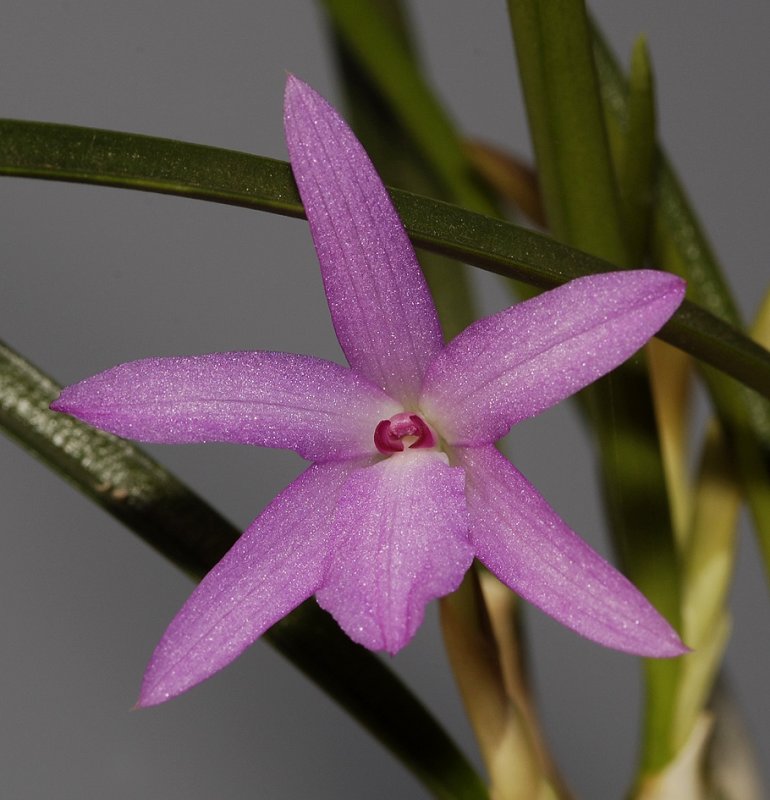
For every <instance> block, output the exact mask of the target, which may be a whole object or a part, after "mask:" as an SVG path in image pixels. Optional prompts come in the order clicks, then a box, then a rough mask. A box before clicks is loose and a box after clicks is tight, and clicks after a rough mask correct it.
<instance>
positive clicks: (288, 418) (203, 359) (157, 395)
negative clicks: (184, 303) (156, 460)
mask: <svg viewBox="0 0 770 800" xmlns="http://www.w3.org/2000/svg"><path fill="white" fill-rule="evenodd" d="M51 408H53V409H54V410H55V411H64V412H66V413H68V414H72V415H73V416H75V417H78V418H79V419H82V420H84V421H86V422H88V423H90V424H91V425H95V426H96V427H99V428H101V429H103V430H107V431H110V432H111V433H116V434H118V435H119V436H125V437H127V438H130V439H135V440H138V441H144V442H164V443H167V444H168V443H186V442H238V443H242V444H254V445H262V446H264V447H283V448H290V449H292V450H296V451H297V452H298V453H299V454H300V455H302V456H304V457H305V458H307V459H310V460H312V461H325V460H329V459H341V458H352V457H358V456H362V455H369V454H373V453H376V448H375V446H374V430H375V428H376V426H377V424H378V422H380V420H382V419H385V418H388V417H390V416H391V415H392V414H393V413H395V412H397V411H399V410H400V406H399V405H398V404H397V403H395V401H393V400H391V398H389V397H388V396H387V395H386V394H384V393H383V392H382V391H381V390H380V389H378V388H377V387H376V386H374V385H373V384H371V383H369V382H368V381H366V380H365V379H364V378H362V377H361V376H359V375H357V374H356V373H354V372H352V371H351V370H349V369H347V368H346V367H342V366H340V365H339V364H334V363H332V362H331V361H323V360H321V359H317V358H309V357H307V356H298V355H293V354H287V353H267V352H262V353H259V352H258V353H216V354H211V355H205V356H183V357H178V358H149V359H144V360H142V361H132V362H130V363H128V364H120V365H119V366H117V367H114V368H112V369H109V370H107V371H106V372H102V373H100V374H98V375H95V376H94V377H92V378H88V379H87V380H84V381H82V382H80V383H76V384H74V385H73V386H69V387H67V388H65V389H63V390H62V393H61V395H60V397H59V399H58V400H56V401H55V402H54V403H53V404H52V405H51Z"/></svg>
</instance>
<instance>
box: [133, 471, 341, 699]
mask: <svg viewBox="0 0 770 800" xmlns="http://www.w3.org/2000/svg"><path fill="white" fill-rule="evenodd" d="M355 466H356V463H355V462H348V463H346V464H321V465H313V466H311V467H309V468H308V469H307V470H306V471H305V472H304V473H303V474H302V475H301V476H300V477H299V478H297V480H296V481H294V483H292V484H291V485H290V486H289V487H287V488H286V489H285V490H284V491H283V492H282V493H281V494H279V495H278V497H276V498H275V500H273V502H272V503H271V504H270V505H269V506H268V507H267V508H266V509H265V510H264V512H263V513H262V514H261V515H260V516H259V517H258V518H257V519H256V520H255V521H254V522H253V523H252V525H251V526H250V527H249V528H248V529H247V530H246V532H245V533H244V534H243V536H241V538H240V539H239V540H238V541H237V542H236V543H235V545H233V547H232V549H231V550H230V552H229V553H227V555H226V556H225V557H224V558H223V559H222V560H221V561H220V562H219V563H218V564H217V565H216V567H214V569H212V570H211V572H209V574H208V575H207V576H206V577H205V578H204V579H203V581H202V582H201V583H200V584H199V585H198V587H197V588H196V589H195V591H194V592H193V593H192V595H191V596H190V598H189V599H188V601H187V602H186V603H185V605H184V606H183V607H182V609H181V611H180V612H179V613H178V614H177V616H176V617H175V618H174V620H173V621H172V622H171V624H170V625H169V627H168V630H167V631H166V633H165V634H164V636H163V638H162V639H161V641H160V643H159V644H158V646H157V648H156V649H155V652H154V654H153V656H152V659H151V660H150V663H149V665H148V667H147V671H146V672H145V676H144V682H143V684H142V691H141V695H140V698H139V703H138V705H139V706H153V705H157V704H158V703H162V702H164V701H166V700H169V699H170V698H172V697H175V696H176V695H178V694H180V693H181V692H183V691H185V690H186V689H189V688H190V687H192V686H194V685H195V684H197V683H200V682H201V681H203V680H205V679H206V678H208V677H210V676H211V675H213V674H214V673H215V672H217V671H219V670H220V669H222V667H224V666H226V665H227V664H229V663H230V662H231V661H233V659H235V658H236V657H237V656H238V655H240V654H241V653H242V652H243V650H245V649H246V648H247V647H248V646H249V645H250V644H252V642H254V640H255V639H257V638H258V637H259V636H260V635H261V634H262V633H264V632H265V631H266V630H267V629H268V628H269V627H270V626H271V625H272V624H273V623H275V622H277V621H278V620H279V619H281V617H284V616H285V615H286V614H288V613H289V612H290V611H291V610H292V609H294V608H295V607H296V606H298V605H299V604H300V603H301V602H302V601H303V600H306V599H307V598H308V597H310V596H311V595H312V594H313V592H314V591H315V590H316V589H317V588H318V586H319V585H320V583H321V581H322V579H323V575H324V572H325V568H326V562H327V557H328V554H329V538H330V534H331V519H332V514H333V511H334V506H335V504H336V502H337V497H338V494H339V490H340V487H341V486H342V484H343V482H344V480H345V478H346V477H347V476H348V474H349V473H350V471H351V470H352V469H353V468H354V467H355Z"/></svg>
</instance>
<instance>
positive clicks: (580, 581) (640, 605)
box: [456, 446, 687, 658]
mask: <svg viewBox="0 0 770 800" xmlns="http://www.w3.org/2000/svg"><path fill="white" fill-rule="evenodd" d="M456 455H457V458H458V461H459V463H460V464H461V465H463V466H464V467H465V468H466V487H467V489H466V491H467V495H468V513H469V515H470V531H471V542H472V543H473V545H474V547H475V548H476V556H477V557H478V558H479V560H480V561H481V562H482V563H483V564H485V565H486V566H487V567H488V568H489V569H490V570H491V571H492V572H493V573H494V574H495V575H496V576H497V577H498V578H499V579H500V580H501V581H502V582H503V583H505V584H507V585H508V586H510V588H511V589H513V590H514V591H515V592H517V593H518V594H520V595H521V596H522V597H523V598H524V599H526V600H528V601H529V602H530V603H532V604H533V605H536V606H537V607H538V608H540V609H542V610H543V611H545V613H546V614H549V615H550V616H552V617H554V619H556V620H558V621H559V622H561V623H562V624H563V625H566V626H567V627H568V628H571V629H572V630H574V631H576V632H577V633H579V634H581V635H582V636H585V637H587V638H588V639H592V640H593V641H595V642H598V643H599V644H603V645H605V646H606V647H611V648H613V649H615V650H622V651H624V652H628V653H634V654H637V655H641V656H648V657H655V658H667V657H672V656H678V655H682V654H683V653H685V652H687V648H686V647H685V646H684V645H683V644H682V642H681V641H680V639H679V637H678V636H677V634H676V632H675V631H674V629H673V628H672V627H671V626H670V625H669V624H668V622H666V620H665V619H664V618H663V617H662V616H661V615H660V614H659V613H658V612H657V611H656V610H655V609H654V608H653V607H652V606H651V605H650V603H649V602H648V601H647V599H646V598H645V597H644V596H643V595H642V594H641V593H640V592H639V591H638V590H637V589H636V588H635V587H634V586H633V585H632V584H631V583H630V582H629V581H628V580H627V579H626V578H625V577H624V576H623V575H621V574H620V572H618V571H617V570H616V569H615V568H614V567H612V566H611V565H610V564H608V563H607V562H606V561H605V560H604V559H603V558H602V557H601V556H600V555H599V554H598V553H596V552H595V551H594V550H592V549H591V548H590V547H589V546H588V545H587V544H586V543H585V542H584V541H583V540H582V539H581V538H580V537H579V536H577V534H575V533H574V531H572V530H571V529H570V528H569V527H568V526H567V525H566V524H565V523H564V521H563V520H562V519H561V518H560V517H559V516H558V515H557V514H556V513H555V512H554V511H553V509H552V508H551V507H550V506H549V505H548V503H547V502H546V501H545V500H544V499H543V498H542V497H541V496H540V494H539V493H538V492H537V490H536V489H535V488H534V487H533V486H531V485H530V484H529V483H528V481H527V480H526V479H525V478H524V476H523V475H521V473H520V472H518V471H517V470H516V469H515V468H514V467H513V465H512V464H511V463H510V462H509V461H508V460H507V459H506V458H504V457H503V456H502V455H500V453H498V452H497V450H496V449H495V448H494V447H492V446H486V447H469V448H457V450H456Z"/></svg>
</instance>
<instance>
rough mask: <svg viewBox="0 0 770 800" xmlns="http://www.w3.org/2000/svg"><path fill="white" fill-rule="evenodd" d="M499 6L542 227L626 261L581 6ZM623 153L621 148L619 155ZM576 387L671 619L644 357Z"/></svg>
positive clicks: (674, 609)
mask: <svg viewBox="0 0 770 800" xmlns="http://www.w3.org/2000/svg"><path fill="white" fill-rule="evenodd" d="M508 9H509V13H510V18H511V25H512V28H513V35H514V40H515V43H516V56H517V59H518V63H519V75H520V79H521V83H522V88H523V90H524V98H525V101H526V106H527V114H528V118H529V123H530V132H531V135H532V140H533V144H534V149H535V154H536V157H537V168H538V174H539V175H540V176H541V181H542V183H541V189H542V192H543V199H544V204H545V208H546V216H547V218H548V223H549V228H550V230H551V232H552V233H553V234H554V236H555V237H556V238H557V239H559V240H560V241H563V242H565V243H566V244H569V245H572V246H573V247H579V248H581V249H582V250H585V251H586V252H589V253H591V254H593V255H596V256H599V257H601V258H604V259H607V260H608V261H611V262H613V263H615V264H617V265H618V266H620V267H630V266H635V264H634V263H633V261H634V258H635V256H636V254H635V253H634V252H633V250H632V248H631V247H630V246H629V244H628V242H627V240H626V233H627V231H626V228H627V215H625V214H624V213H623V211H624V208H623V206H622V205H621V202H620V190H619V186H618V179H617V177H616V169H615V165H614V164H613V161H612V157H611V154H610V147H609V141H608V137H607V132H606V129H605V122H604V112H603V109H602V99H601V95H600V92H599V85H598V81H597V77H596V71H595V66H594V57H593V49H592V42H591V33H590V26H589V23H588V18H587V15H586V9H585V4H584V2H583V0H508ZM626 144H627V145H628V147H635V146H636V145H637V142H636V141H627V142H626ZM635 155H636V154H635V153H633V152H628V153H627V155H626V158H625V161H628V160H630V159H633V158H634V157H635ZM621 172H623V165H621ZM625 172H626V173H627V174H628V176H629V183H631V182H634V183H636V182H638V178H637V176H636V175H635V174H634V173H633V171H632V170H627V169H626V170H625ZM632 188H633V189H634V191H635V190H636V187H635V186H633V187H632ZM634 210H635V209H634ZM583 396H584V397H585V398H586V405H587V407H588V409H589V411H590V417H591V422H592V426H593V428H594V429H595V432H596V434H597V442H598V444H599V454H600V459H601V468H602V483H603V486H604V496H605V501H606V504H607V509H608V514H609V518H610V523H611V533H612V537H613V540H614V542H615V546H616V549H617V550H618V552H619V555H620V557H621V563H622V564H623V567H624V571H625V572H626V573H627V574H628V575H629V577H630V578H631V580H632V581H633V582H634V583H635V584H636V585H637V586H638V587H639V588H640V589H641V590H642V592H644V594H645V595H646V596H647V597H648V598H649V599H650V600H651V601H652V603H653V604H654V605H655V607H656V608H657V609H658V610H659V611H660V612H661V613H662V614H663V615H664V616H665V617H666V618H667V619H668V620H669V621H670V622H671V623H672V625H673V626H674V627H675V628H679V627H680V599H679V563H678V553H677V549H676V544H675V541H674V533H673V525H672V520H671V511H670V506H669V501H668V492H667V485H666V478H665V471H664V466H663V457H662V453H661V448H660V441H659V437H658V432H657V424H656V419H655V413H654V409H653V402H652V392H651V387H650V379H649V373H648V371H647V368H646V364H645V362H644V361H643V360H640V359H637V360H635V361H633V362H629V363H627V364H624V365H622V366H621V367H620V368H619V369H617V370H615V371H614V372H613V373H612V374H611V375H609V376H607V377H606V378H604V379H603V380H600V381H597V382H596V383H595V384H594V385H592V386H591V387H590V389H589V390H588V391H587V392H585V393H584V395H583ZM678 670H679V663H678V661H677V660H668V661H647V662H646V663H645V675H646V682H647V704H646V715H645V733H644V755H643V758H644V761H645V762H646V763H648V764H653V763H663V762H664V761H665V760H666V758H667V757H668V753H667V752H665V740H664V739H663V738H662V737H661V735H660V734H661V732H662V731H665V730H667V729H668V728H669V727H670V716H671V713H672V707H673V704H672V700H673V696H674V691H675V687H676V675H677V672H678Z"/></svg>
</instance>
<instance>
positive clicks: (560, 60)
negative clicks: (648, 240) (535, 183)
mask: <svg viewBox="0 0 770 800" xmlns="http://www.w3.org/2000/svg"><path fill="white" fill-rule="evenodd" d="M508 12H509V14H510V18H511V26H512V29H513V37H514V41H515V43H516V56H517V59H518V62H519V74H520V78H521V84H522V89H523V90H524V99H525V102H526V106H527V118H528V121H529V126H530V133H531V135H532V143H533V145H534V149H535V156H536V160H537V168H538V176H539V178H540V187H541V191H542V194H543V200H544V203H545V209H546V217H547V219H548V227H549V228H550V230H551V231H552V232H553V234H554V235H555V236H556V237H557V238H558V239H559V240H560V241H563V242H566V243H567V244H570V245H572V246H573V247H579V248H580V249H581V250H585V251H586V252H588V253H593V254H594V255H600V256H601V257H602V258H605V259H607V260H608V261H611V262H613V263H614V264H617V265H618V266H626V265H627V262H628V257H627V256H628V253H627V250H626V246H625V242H624V240H623V235H622V231H623V227H622V219H621V212H620V201H619V197H618V192H617V185H616V181H615V176H614V172H613V168H612V161H611V159H610V156H609V145H608V142H607V135H606V132H605V129H604V119H603V114H602V108H601V99H600V95H599V91H598V86H597V83H596V76H595V74H594V65H593V54H592V52H591V44H590V42H591V39H590V33H589V28H588V24H587V20H586V16H585V8H584V6H583V3H582V2H575V0H546V1H545V2H543V1H542V0H508Z"/></svg>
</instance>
